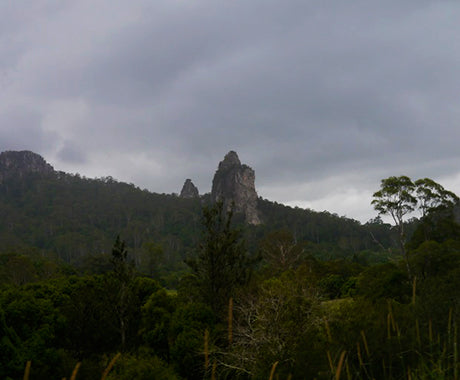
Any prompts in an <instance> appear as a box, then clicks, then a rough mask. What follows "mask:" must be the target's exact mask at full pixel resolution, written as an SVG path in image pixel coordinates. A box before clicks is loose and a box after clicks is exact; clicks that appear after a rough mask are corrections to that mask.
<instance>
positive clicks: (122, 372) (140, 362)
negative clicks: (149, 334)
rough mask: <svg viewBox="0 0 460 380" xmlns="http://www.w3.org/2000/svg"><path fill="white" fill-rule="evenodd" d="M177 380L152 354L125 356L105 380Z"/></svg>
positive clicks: (174, 374)
mask: <svg viewBox="0 0 460 380" xmlns="http://www.w3.org/2000/svg"><path fill="white" fill-rule="evenodd" d="M125 379H136V380H179V379H180V378H179V376H177V375H176V373H175V372H174V370H173V369H172V368H171V367H170V366H168V365H167V364H166V363H165V362H163V361H162V360H161V359H159V358H158V357H157V356H155V354H154V353H153V352H149V351H145V350H143V351H141V352H139V353H138V354H125V355H122V356H121V358H120V359H118V361H117V362H116V364H115V366H114V368H113V370H112V371H111V372H110V373H109V376H108V377H107V380H125Z"/></svg>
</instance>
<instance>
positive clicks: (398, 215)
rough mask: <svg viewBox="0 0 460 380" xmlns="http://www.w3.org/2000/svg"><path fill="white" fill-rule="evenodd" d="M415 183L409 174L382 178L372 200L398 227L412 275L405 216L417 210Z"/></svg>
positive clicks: (379, 210)
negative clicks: (406, 246)
mask: <svg viewBox="0 0 460 380" xmlns="http://www.w3.org/2000/svg"><path fill="white" fill-rule="evenodd" d="M414 190H415V184H414V183H413V182H412V181H411V179H410V178H409V177H407V176H400V177H389V178H386V179H382V181H381V184H380V190H379V191H376V192H375V193H374V195H373V197H374V199H373V201H372V202H371V203H372V204H373V205H374V208H375V209H376V210H377V211H378V212H379V214H384V215H390V216H391V217H392V218H393V221H394V223H395V225H396V228H397V229H398V235H399V248H400V250H401V254H402V255H403V257H404V260H405V262H406V267H407V272H408V274H409V276H410V267H409V260H408V257H407V252H406V248H405V243H406V231H405V229H404V223H405V220H404V218H405V216H406V215H407V214H410V213H411V212H412V211H414V210H415V207H416V205H417V198H416V197H415V196H414V194H413V193H414Z"/></svg>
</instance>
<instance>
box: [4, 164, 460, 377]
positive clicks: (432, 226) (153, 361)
mask: <svg viewBox="0 0 460 380" xmlns="http://www.w3.org/2000/svg"><path fill="white" fill-rule="evenodd" d="M457 202H458V198H457V197H456V195H455V194H453V193H450V192H448V191H447V190H445V189H444V188H442V186H440V185H439V184H437V183H435V182H434V181H432V180H429V179H423V180H419V181H415V182H412V181H411V180H410V179H409V178H407V177H390V178H389V179H386V180H382V183H381V188H380V190H378V191H377V192H376V193H375V194H374V202H373V204H374V206H375V208H376V211H377V212H379V213H381V214H386V213H390V214H391V213H392V212H393V213H394V214H395V216H396V220H395V222H396V223H395V225H394V226H391V225H389V224H386V223H383V222H382V220H381V219H380V218H379V217H378V216H376V218H375V219H373V220H371V221H369V222H368V223H366V224H361V223H359V222H358V221H355V220H352V219H348V218H344V217H339V216H337V215H334V214H331V213H328V212H314V211H312V210H304V209H300V208H292V207H287V206H284V205H281V204H278V203H274V202H270V201H268V200H264V199H260V198H259V199H258V211H259V215H260V218H261V221H262V223H261V224H260V225H247V224H246V223H245V221H244V216H243V215H239V214H238V213H234V212H233V210H231V209H230V210H227V209H226V208H225V207H223V203H221V202H218V203H217V204H211V203H210V201H209V196H207V195H206V196H202V197H200V198H196V199H183V198H180V197H178V196H176V195H167V194H155V193H151V192H148V191H146V190H141V189H139V188H137V187H136V186H134V185H132V184H126V183H121V182H118V181H116V180H114V179H113V178H110V177H108V178H100V179H87V178H84V177H81V176H79V175H69V174H65V173H56V174H55V175H50V176H40V175H29V176H23V177H20V178H19V177H18V178H10V179H8V180H3V181H2V182H1V183H0V214H1V216H2V218H1V219H0V243H1V244H0V331H1V336H2V339H1V341H0V353H1V355H0V357H1V359H0V377H1V378H5V379H9V378H11V379H15V378H20V377H21V376H23V374H24V371H26V374H27V376H30V379H50V378H63V377H64V376H69V375H70V374H71V373H72V371H74V372H75V374H77V375H76V376H77V378H81V379H92V378H95V377H98V376H101V375H102V374H103V373H104V375H103V376H105V374H107V379H127V378H130V379H203V378H206V379H234V378H241V379H249V378H254V379H259V378H262V379H263V378H266V379H268V378H292V379H305V378H307V379H312V378H318V379H330V378H335V379H339V378H343V379H345V378H347V379H373V378H379V379H400V378H414V379H415V378H452V379H455V378H458V374H459V370H460V367H459V359H458V352H457V348H456V347H457V346H458V340H459V338H458V324H459V322H460V309H459V307H460V298H459V294H458V291H457V289H458V287H459V286H460V272H459V271H460V226H459V225H458V224H457V222H456V212H455V210H456V207H457ZM398 207H399V209H398ZM409 208H411V209H412V210H413V209H415V208H419V209H420V210H421V213H420V217H419V218H418V219H415V218H412V219H408V213H407V212H405V211H409ZM412 210H411V211H412ZM398 212H399V214H398ZM398 217H400V218H399V219H398ZM398 223H399V225H398ZM401 231H402V232H403V233H401ZM118 353H121V355H119V354H118ZM112 359H113V360H112ZM111 360H112V362H110V361H111ZM26 363H29V364H28V365H26ZM77 363H78V365H77ZM76 365H77V366H76ZM104 371H105V372H104ZM29 373H30V374H29ZM275 376H277V377H275Z"/></svg>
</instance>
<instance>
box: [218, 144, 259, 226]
mask: <svg viewBox="0 0 460 380" xmlns="http://www.w3.org/2000/svg"><path fill="white" fill-rule="evenodd" d="M254 181H255V173H254V170H252V169H251V168H250V167H249V166H247V165H244V164H243V165H242V164H241V162H240V159H239V158H238V155H237V153H236V152H234V151H230V152H228V153H227V154H226V156H225V157H224V159H223V161H221V162H220V163H219V166H218V169H217V171H216V173H215V175H214V179H213V180H212V190H211V200H212V201H213V202H217V201H223V202H224V206H225V207H226V208H229V207H230V205H231V204H232V202H234V204H235V212H238V213H242V214H244V215H245V217H246V221H247V222H248V223H250V224H260V219H259V215H258V212H257V192H256V189H255V184H254Z"/></svg>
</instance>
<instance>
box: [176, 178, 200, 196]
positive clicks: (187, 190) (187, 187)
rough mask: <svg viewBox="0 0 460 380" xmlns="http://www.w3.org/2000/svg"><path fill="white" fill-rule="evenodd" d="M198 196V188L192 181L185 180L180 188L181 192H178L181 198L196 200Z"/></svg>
mask: <svg viewBox="0 0 460 380" xmlns="http://www.w3.org/2000/svg"><path fill="white" fill-rule="evenodd" d="M199 196H200V194H199V192H198V188H197V187H196V186H195V185H194V184H193V182H192V180H191V179H189V178H187V179H186V180H185V182H184V186H182V191H181V192H180V197H181V198H198V197H199Z"/></svg>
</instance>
